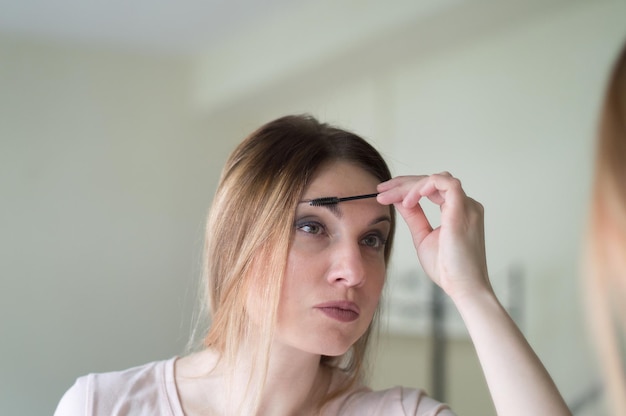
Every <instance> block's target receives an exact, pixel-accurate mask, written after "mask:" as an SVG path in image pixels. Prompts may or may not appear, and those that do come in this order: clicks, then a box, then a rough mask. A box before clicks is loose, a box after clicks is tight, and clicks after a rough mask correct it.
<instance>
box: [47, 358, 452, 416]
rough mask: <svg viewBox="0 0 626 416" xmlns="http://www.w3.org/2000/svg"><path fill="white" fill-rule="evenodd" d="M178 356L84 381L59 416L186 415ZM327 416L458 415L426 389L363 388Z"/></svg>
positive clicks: (76, 385) (337, 401) (330, 407)
mask: <svg viewBox="0 0 626 416" xmlns="http://www.w3.org/2000/svg"><path fill="white" fill-rule="evenodd" d="M175 361H176V357H174V358H171V359H169V360H165V361H155V362H151V363H148V364H145V365H142V366H139V367H134V368H130V369H128V370H124V371H116V372H110V373H100V374H89V375H87V376H84V377H80V378H78V379H77V380H76V382H75V383H74V385H73V386H72V387H71V388H70V389H69V390H68V391H67V392H65V395H63V398H62V399H61V401H60V402H59V405H58V406H57V409H56V411H55V413H54V416H78V415H80V416H100V415H103V416H105V415H106V416H122V415H132V416H156V415H163V416H184V413H183V409H182V406H181V404H180V400H179V398H178V393H177V390H176V382H175V379H174V363H175ZM324 414H325V415H328V416H330V415H358V416H366V415H384V416H387V415H388V416H395V415H411V416H435V415H436V416H454V413H452V411H451V410H450V409H449V408H448V406H447V405H445V404H442V403H440V402H438V401H436V400H434V399H432V398H430V397H428V396H427V395H426V394H425V393H424V392H423V391H422V390H419V389H410V388H404V387H394V388H391V389H388V390H381V391H372V390H370V389H368V388H359V389H357V390H354V391H351V392H348V393H346V394H345V395H343V396H341V397H339V398H337V399H335V400H333V401H332V402H331V403H330V404H329V405H327V406H326V408H325V412H324Z"/></svg>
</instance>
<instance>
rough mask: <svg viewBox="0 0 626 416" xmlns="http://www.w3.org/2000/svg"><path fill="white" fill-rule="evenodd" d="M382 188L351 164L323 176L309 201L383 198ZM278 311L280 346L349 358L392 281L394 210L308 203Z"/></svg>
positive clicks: (299, 214)
mask: <svg viewBox="0 0 626 416" xmlns="http://www.w3.org/2000/svg"><path fill="white" fill-rule="evenodd" d="M378 183H379V181H378V180H377V179H376V177H374V176H372V175H371V174H370V173H368V172H366V171H364V170H363V169H361V168H360V167H357V166H356V165H354V164H351V163H348V162H333V163H330V164H328V165H325V166H324V167H322V168H321V169H320V171H319V172H318V173H317V175H316V176H315V177H314V179H313V181H312V182H311V183H310V185H309V186H308V188H307V189H306V190H305V192H304V196H303V200H310V199H315V198H320V197H325V196H338V197H345V196H352V195H361V194H369V193H374V192H376V185H377V184H378ZM294 228H295V233H294V237H293V241H292V245H291V249H290V252H289V256H288V261H287V268H286V274H285V280H284V283H283V288H282V292H281V298H280V303H279V307H278V324H277V332H276V334H277V339H276V340H277V341H278V342H281V343H283V344H286V345H290V346H292V347H295V348H298V349H300V350H304V351H307V352H310V353H314V354H323V355H330V356H336V355H341V354H343V353H344V352H346V351H347V350H348V348H350V346H351V345H352V344H353V343H354V342H356V341H357V340H358V339H359V338H360V337H361V335H363V333H364V332H365V330H366V329H367V328H368V326H369V324H370V322H371V321H372V317H373V315H374V312H375V311H376V308H377V305H378V300H379V297H380V293H381V290H382V287H383V283H384V279H385V258H384V249H385V242H386V239H387V237H388V235H389V231H390V228H391V218H390V211H389V207H387V206H383V205H380V204H379V203H377V202H376V198H369V199H362V200H355V201H349V202H341V203H339V204H336V205H330V206H310V205H309V204H308V203H300V204H299V205H298V208H297V211H296V221H295V224H294Z"/></svg>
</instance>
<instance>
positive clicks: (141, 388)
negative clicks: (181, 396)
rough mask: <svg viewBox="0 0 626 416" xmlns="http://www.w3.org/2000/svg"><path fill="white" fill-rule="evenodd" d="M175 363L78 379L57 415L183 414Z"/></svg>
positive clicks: (61, 404)
mask: <svg viewBox="0 0 626 416" xmlns="http://www.w3.org/2000/svg"><path fill="white" fill-rule="evenodd" d="M175 360H176V358H172V359H169V360H165V361H155V362H151V363H148V364H144V365H141V366H137V367H133V368H129V369H126V370H122V371H113V372H108V373H97V374H89V375H86V376H83V377H79V378H78V379H77V380H76V382H75V383H74V385H73V386H72V387H70V389H69V390H68V391H67V392H66V393H65V395H64V396H63V398H62V399H61V401H60V402H59V405H58V407H57V410H56V412H55V416H71V415H101V414H102V415H105V414H106V415H114V414H120V413H122V414H137V415H143V414H146V415H148V414H155V415H159V414H166V415H178V414H182V413H181V412H179V411H178V410H179V409H180V405H179V403H178V401H177V399H176V385H175V382H174V361H175Z"/></svg>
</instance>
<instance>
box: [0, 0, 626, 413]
mask: <svg viewBox="0 0 626 416" xmlns="http://www.w3.org/2000/svg"><path fill="white" fill-rule="evenodd" d="M464 12H465V13H455V14H445V13H444V14H442V15H440V16H439V17H437V18H433V19H431V20H429V21H428V22H425V23H424V24H422V25H411V24H407V25H406V26H404V27H402V28H398V29H397V30H395V31H390V32H388V33H386V34H384V35H380V36H379V37H378V38H372V39H369V40H368V42H367V43H364V44H359V45H353V47H351V48H347V49H346V50H344V51H343V52H337V51H335V52H334V53H333V55H330V56H327V57H326V58H325V59H324V60H321V61H320V62H319V64H317V65H315V66H312V67H310V68H308V69H303V68H301V67H300V68H294V71H293V72H292V73H290V74H282V76H281V77H278V78H277V79H273V80H271V81H268V82H269V83H267V84H265V85H260V86H255V87H254V88H251V89H250V91H249V92H248V93H247V94H245V93H243V92H241V91H239V92H238V94H240V99H239V100H236V102H233V101H232V100H230V101H229V102H227V103H225V104H224V105H223V106H221V107H219V106H217V107H216V104H215V103H214V102H213V103H212V107H211V108H210V109H209V108H205V107H202V106H201V105H200V104H201V102H199V101H195V100H196V99H197V92H198V91H197V89H198V88H204V87H205V86H206V82H203V80H204V81H205V80H206V79H211V77H212V75H213V74H212V73H211V68H210V66H207V65H206V62H211V60H212V59H219V56H208V57H203V59H201V60H199V61H196V62H191V61H181V60H174V59H163V58H155V57H150V56H136V55H130V54H121V53H114V52H111V51H97V50H91V49H86V48H79V47H70V46H63V47H62V46H56V45H52V44H41V43H36V42H29V41H23V40H16V39H10V38H6V37H4V38H0V62H2V65H0V195H1V198H2V204H1V206H0V230H1V231H0V234H1V235H2V237H1V238H0V252H1V253H2V255H1V256H2V257H1V260H0V334H2V343H1V344H0V348H1V351H0V352H1V353H0V369H1V371H0V414H33V415H35V414H50V413H51V411H52V409H53V408H54V406H55V404H56V402H57V401H58V399H59V398H60V395H61V394H62V392H63V391H64V390H65V389H66V388H67V387H69V385H70V384H71V382H72V381H73V379H74V378H76V377H77V376H79V375H82V374H85V373H88V372H93V371H106V370H113V369H121V368H124V367H128V366H131V365H136V364H141V363H144V362H146V361H149V360H153V359H161V358H167V357H170V356H172V355H174V354H178V353H180V352H181V351H182V348H183V346H184V344H185V342H186V340H187V335H188V328H189V319H190V315H191V309H192V304H193V302H194V301H195V295H194V283H193V282H194V280H195V278H196V276H197V273H198V270H199V267H198V262H199V256H200V249H201V239H202V225H203V221H204V214H205V211H206V208H207V207H208V204H209V202H210V198H211V195H212V193H213V190H214V186H215V183H216V181H217V175H218V172H219V169H220V168H221V166H222V164H223V162H224V160H225V157H226V155H227V153H228V151H229V150H230V149H231V148H232V147H233V146H234V143H235V142H237V141H239V140H240V139H241V138H242V137H243V136H244V134H246V133H248V132H249V131H251V130H252V129H253V128H255V127H257V126H258V125H259V124H261V123H263V122H265V121H268V120H269V119H270V118H273V117H275V116H278V115H282V114H285V113H298V112H305V111H306V112H312V113H313V114H315V115H318V116H319V117H320V118H321V119H322V120H324V121H329V122H334V123H338V124H340V125H343V126H345V127H347V128H351V129H353V130H355V131H357V132H359V133H361V134H363V135H364V136H366V137H368V138H370V139H371V141H372V142H373V143H374V144H375V145H377V146H378V147H379V148H380V149H381V150H382V151H383V153H384V154H385V155H386V156H387V158H388V160H389V161H390V163H391V164H392V167H393V170H394V171H395V172H396V173H399V174H400V173H408V172H415V173H424V172H425V173H429V172H435V171H440V170H444V169H446V170H450V171H451V172H453V173H455V174H456V175H458V176H460V177H461V179H462V180H463V182H464V184H465V186H466V189H467V190H468V192H469V193H470V194H471V195H472V196H474V197H475V198H476V199H478V200H480V201H481V202H483V203H484V205H485V206H486V217H487V219H486V222H487V224H486V227H487V229H486V232H487V244H488V251H489V265H490V267H491V271H492V274H493V278H494V280H496V285H498V280H502V279H503V276H504V275H505V272H506V269H507V267H508V266H509V265H510V264H511V263H520V264H522V266H523V268H524V270H525V275H526V278H527V286H526V291H525V297H526V299H527V303H526V315H525V316H524V317H523V329H524V331H525V333H526V334H527V335H528V338H529V340H530V342H531V343H532V344H533V346H535V347H536V349H537V352H538V353H539V355H540V357H541V358H542V359H543V361H544V362H545V364H546V366H547V367H548V369H549V370H550V371H551V373H552V374H553V376H554V378H555V380H556V382H557V384H558V385H559V387H560V388H561V390H562V392H563V393H564V395H565V397H566V399H568V400H571V399H573V398H575V397H576V396H577V395H579V394H580V392H581V391H583V390H584V389H586V388H587V385H588V383H590V382H592V381H593V380H594V378H595V376H596V374H595V371H594V369H593V368H594V363H593V359H592V358H591V356H590V354H589V351H588V347H587V341H586V334H585V330H584V326H583V322H582V320H583V317H582V313H581V308H580V302H579V299H580V294H579V293H578V258H579V255H578V253H579V241H580V239H581V237H582V236H581V233H582V230H583V228H582V224H583V220H584V212H585V209H586V200H587V195H588V186H589V172H590V162H591V154H590V151H591V148H592V136H593V130H594V123H595V113H596V111H597V105H598V102H599V99H600V95H601V90H602V87H603V84H604V79H605V76H606V71H607V69H608V65H609V64H610V61H611V59H612V58H613V54H614V53H615V52H616V50H617V48H618V45H619V43H620V42H621V41H622V39H624V38H625V36H626V25H625V24H624V23H625V22H626V4H625V3H624V2H622V1H617V0H616V1H610V0H604V1H596V2H593V3H586V2H573V3H572V4H571V5H568V6H562V7H555V8H546V10H543V11H542V12H541V13H527V14H521V15H519V17H514V16H512V15H505V14H502V16H503V17H502V18H501V20H498V19H497V18H495V19H493V18H492V19H491V20H490V19H488V18H487V17H481V13H474V14H472V13H471V11H468V10H465V11H464ZM496 17H497V15H496ZM481 19H482V20H481ZM407 20H410V19H407ZM409 23H410V22H409ZM249 47H250V48H253V47H254V45H253V44H250V46H249ZM246 52H247V51H246V50H245V49H243V50H240V51H238V53H240V54H242V55H245V54H246ZM251 70H252V68H251ZM220 71H221V72H220V73H221V74H223V73H225V72H224V68H220ZM226 73H227V71H226ZM202 92H203V94H209V93H210V91H209V92H207V91H202ZM400 238H401V239H402V238H404V239H406V235H404V236H403V235H402V234H401V235H400ZM398 243H399V244H397V245H396V247H398V250H397V253H396V256H395V269H394V272H393V273H392V276H391V278H392V279H393V274H394V273H396V274H400V273H403V272H404V271H406V270H411V269H412V268H414V267H415V265H414V263H413V260H412V255H411V248H410V246H409V245H408V244H407V243H406V241H405V242H404V243H402V242H401V241H399V242H398ZM500 286H502V285H500ZM417 343H423V340H420V339H418V338H413V339H408V340H407V339H405V338H402V339H400V338H399V337H397V336H395V335H394V336H392V337H390V338H389V340H387V341H383V342H381V347H382V348H381V350H380V351H381V352H380V353H381V354H382V357H381V358H380V359H379V361H380V362H382V363H383V365H382V366H381V367H380V368H379V369H378V371H377V372H375V374H374V380H373V382H374V385H376V386H377V387H382V386H384V385H387V384H389V383H393V380H399V381H398V382H402V383H407V384H413V385H423V383H424V380H426V379H427V378H426V377H425V376H424V372H425V371H427V369H425V368H415V369H413V368H411V370H410V372H414V374H410V373H409V374H401V375H398V376H394V375H392V374H389V373H388V372H387V371H386V370H387V369H388V368H402V365H401V364H399V363H404V362H412V363H416V367H422V365H421V364H420V363H423V360H422V358H423V357H421V358H416V357H411V356H410V354H411V351H412V350H411V346H412V345H417ZM415 351H418V350H417V349H416V350H415ZM459 351H460V352H459V353H458V354H457V353H454V354H455V355H454V356H453V357H451V367H450V375H449V376H450V377H451V378H454V381H453V383H452V384H453V385H452V387H451V388H452V390H451V392H450V397H449V401H450V402H451V403H452V405H453V406H454V407H455V408H456V409H457V411H458V412H459V413H460V414H464V413H467V412H468V411H470V413H468V414H475V412H476V414H477V413H478V412H480V413H481V414H489V412H490V411H491V407H490V405H489V404H488V402H487V403H484V402H485V401H487V400H488V399H487V398H486V396H485V395H486V392H485V391H484V389H481V388H477V390H475V391H477V393H476V395H477V397H475V398H472V397H467V395H464V393H463V390H464V383H473V384H475V385H479V384H480V383H482V381H481V380H482V378H481V376H480V374H478V371H477V366H476V365H475V363H470V364H468V362H467V361H468V360H469V361H471V360H472V359H474V360H475V357H472V355H471V353H468V351H467V350H466V349H464V348H462V349H459ZM425 387H428V386H425ZM34 398H35V399H34ZM470 400H474V402H472V403H470V402H469V401H470ZM476 402H478V403H476ZM481 406H482V407H481Z"/></svg>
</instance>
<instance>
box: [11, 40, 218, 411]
mask: <svg viewBox="0 0 626 416" xmlns="http://www.w3.org/2000/svg"><path fill="white" fill-rule="evenodd" d="M0 62H2V64H1V65H0V91H1V93H0V149H1V150H0V195H1V200H2V203H1V207H0V211H1V215H0V230H1V232H0V234H1V235H2V237H1V238H0V252H1V253H2V254H1V261H0V334H2V335H1V339H2V341H1V344H0V349H1V353H0V414H3V415H10V414H13V415H18V414H19V415H44V414H52V411H53V410H54V407H55V406H56V403H57V402H58V400H59V399H60V397H61V395H62V393H63V392H64V391H65V390H66V389H67V388H68V387H69V386H70V385H71V384H72V383H73V380H74V379H75V378H76V377H77V376H79V375H81V374H86V373H88V372H92V371H103V370H113V369H121V368H124V367H128V366H131V365H137V364H140V363H143V362H145V361H146V360H152V359H158V358H163V357H168V356H172V355H174V354H177V353H180V352H181V351H182V347H183V346H184V345H185V343H186V341H187V337H188V332H189V331H188V327H189V315H190V310H191V305H192V304H193V302H194V301H195V296H194V294H193V290H192V284H191V282H193V281H195V278H196V274H197V271H198V262H199V251H200V244H199V242H200V241H201V239H202V228H203V222H204V215H205V211H206V208H207V206H208V204H209V201H210V199H211V195H212V192H213V188H214V186H215V183H216V181H217V175H218V174H219V169H220V167H221V164H222V163H223V159H224V157H225V154H226V146H227V144H228V143H224V140H220V137H219V136H217V137H216V136H215V134H216V133H217V132H218V131H219V130H218V129H215V128H212V130H211V133H212V134H209V131H208V129H207V128H206V122H205V121H202V120H201V118H200V117H199V116H198V114H194V112H193V110H192V109H191V107H190V97H191V95H192V94H191V86H190V85H189V83H188V82H189V76H188V74H189V73H190V70H189V65H188V64H187V63H184V62H177V61H173V60H167V59H159V58H151V57H141V56H135V55H125V54H120V53H113V52H107V51H94V50H92V49H86V48H77V47H62V46H55V45H48V44H39V43H35V42H28V41H18V40H15V39H8V38H1V39H0ZM212 127H214V126H212Z"/></svg>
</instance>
